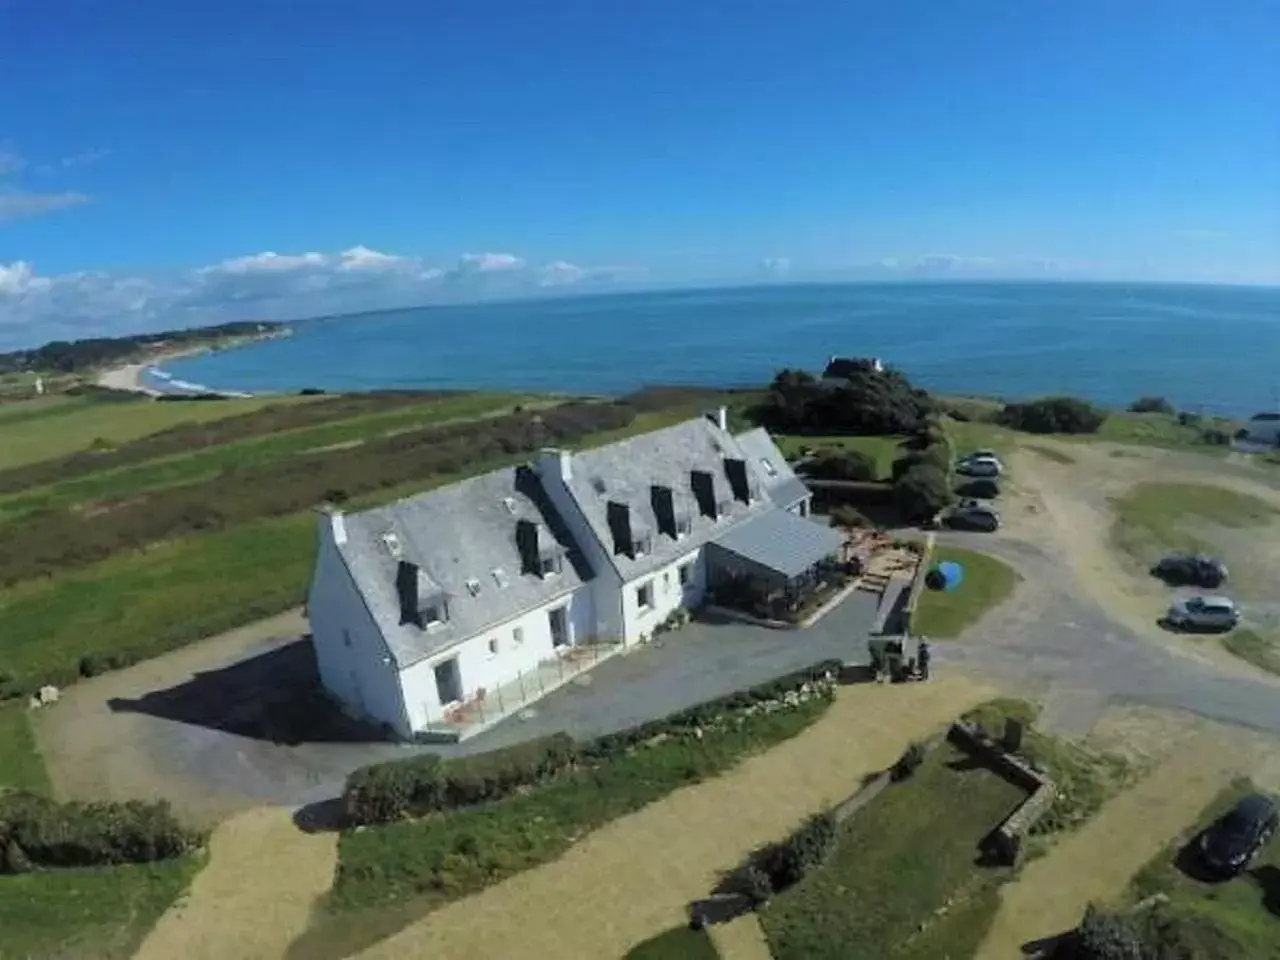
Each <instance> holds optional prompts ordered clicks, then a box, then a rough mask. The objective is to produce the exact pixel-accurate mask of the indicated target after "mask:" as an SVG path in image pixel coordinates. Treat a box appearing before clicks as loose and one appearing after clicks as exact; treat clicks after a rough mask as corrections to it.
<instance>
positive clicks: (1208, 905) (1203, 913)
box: [1131, 780, 1280, 960]
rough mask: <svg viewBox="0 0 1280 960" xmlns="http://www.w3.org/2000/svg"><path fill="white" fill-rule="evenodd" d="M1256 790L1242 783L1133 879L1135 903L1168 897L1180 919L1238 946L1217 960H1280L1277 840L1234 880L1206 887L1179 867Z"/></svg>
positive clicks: (1279, 852) (1279, 857)
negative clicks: (1188, 850)
mask: <svg viewBox="0 0 1280 960" xmlns="http://www.w3.org/2000/svg"><path fill="white" fill-rule="evenodd" d="M1255 790H1256V788H1255V787H1254V785H1253V784H1251V783H1249V782H1248V781H1247V780H1241V781H1237V782H1236V783H1234V784H1232V785H1231V786H1230V787H1229V788H1228V789H1226V790H1225V791H1223V793H1222V794H1221V795H1220V796H1219V797H1218V798H1217V799H1216V800H1214V802H1213V803H1211V804H1210V805H1209V806H1208V807H1207V808H1206V809H1205V811H1204V812H1203V813H1202V814H1201V816H1200V818H1199V819H1198V820H1197V822H1196V824H1195V826H1194V828H1193V829H1191V830H1189V831H1187V833H1185V834H1184V835H1183V836H1181V837H1179V838H1177V839H1176V840H1175V841H1174V842H1173V843H1171V844H1170V845H1169V846H1168V847H1167V848H1166V849H1165V850H1164V851H1163V852H1162V853H1161V854H1160V855H1159V856H1157V857H1156V858H1155V859H1154V860H1152V861H1151V863H1149V864H1147V865H1146V866H1145V867H1144V868H1143V869H1142V870H1141V871H1140V872H1139V873H1138V875H1137V876H1136V877H1134V879H1133V883H1132V888H1131V893H1132V897H1133V899H1134V900H1135V901H1136V900H1141V899H1144V898H1146V897H1149V896H1152V895H1153V894H1157V893H1163V894H1165V895H1166V896H1167V897H1169V899H1170V907H1171V908H1172V910H1173V911H1174V913H1175V914H1176V915H1179V916H1184V917H1188V918H1196V919H1200V920H1207V921H1209V922H1210V923H1211V924H1212V925H1213V926H1214V927H1216V928H1217V929H1218V931H1220V932H1221V933H1222V934H1224V935H1225V936H1226V938H1227V939H1228V940H1229V941H1232V942H1233V944H1234V947H1235V949H1234V951H1232V952H1229V953H1220V954H1215V960H1275V958H1277V957H1280V839H1277V838H1273V839H1272V841H1271V843H1270V844H1268V845H1267V846H1266V847H1265V848H1264V849H1263V851H1262V854H1261V855H1260V856H1259V857H1258V859H1257V860H1256V861H1255V862H1254V864H1253V866H1252V868H1251V869H1249V870H1248V871H1247V872H1246V873H1244V874H1242V875H1241V876H1239V877H1236V878H1235V879H1233V880H1230V881H1227V882H1220V883H1201V882H1200V881H1198V880H1194V879H1192V878H1191V877H1190V876H1188V875H1187V874H1186V873H1184V872H1183V871H1182V870H1180V869H1179V867H1178V860H1179V854H1180V853H1181V852H1182V851H1183V849H1184V847H1185V845H1186V844H1187V843H1188V842H1189V841H1190V840H1191V839H1192V838H1193V837H1194V836H1195V835H1196V834H1197V833H1199V831H1200V830H1201V829H1203V828H1204V827H1206V826H1208V825H1209V824H1210V823H1212V822H1213V821H1214V820H1215V819H1217V818H1218V817H1219V816H1221V815H1222V814H1223V813H1225V812H1226V811H1227V810H1228V809H1230V808H1231V806H1232V805H1233V804H1234V803H1235V802H1236V801H1237V800H1239V799H1240V798H1241V797H1242V796H1244V795H1245V794H1247V793H1253V792H1255Z"/></svg>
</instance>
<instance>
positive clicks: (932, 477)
mask: <svg viewBox="0 0 1280 960" xmlns="http://www.w3.org/2000/svg"><path fill="white" fill-rule="evenodd" d="M951 498H952V494H951V487H950V485H949V484H948V483H947V473H946V470H944V469H942V468H940V467H937V466H934V465H932V464H928V463H920V464H916V465H915V466H913V467H911V468H910V469H909V470H907V471H906V472H905V473H903V474H902V476H900V477H899V478H898V479H897V480H895V481H894V484H893V499H894V503H895V504H897V507H898V510H899V511H901V513H902V515H903V517H905V518H906V519H907V520H909V521H915V520H927V519H928V518H930V517H932V516H934V515H935V514H937V513H938V511H940V510H941V509H942V508H943V507H945V506H946V505H947V504H949V503H950V502H951Z"/></svg>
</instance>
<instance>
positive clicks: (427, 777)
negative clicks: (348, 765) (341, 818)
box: [342, 733, 575, 824]
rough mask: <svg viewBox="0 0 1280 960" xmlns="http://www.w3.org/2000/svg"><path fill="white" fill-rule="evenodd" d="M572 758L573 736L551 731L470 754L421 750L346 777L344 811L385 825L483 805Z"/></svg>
mask: <svg viewBox="0 0 1280 960" xmlns="http://www.w3.org/2000/svg"><path fill="white" fill-rule="evenodd" d="M574 756H575V748H574V742H573V738H572V737H570V736H569V735H568V734H565V733H556V734H552V735H551V736H547V737H541V738H539V739H536V740H530V741H527V742H526V743H518V744H516V745H515V746H511V747H505V748H503V749H501V750H493V751H490V752H488V753H481V754H477V755H475V756H470V757H458V758H455V759H449V760H441V759H440V758H439V757H438V756H436V755H435V754H423V755H422V756H417V757H410V758H408V759H406V760H393V761H391V762H390V763H376V764H372V765H371V766H366V767H361V768H360V769H358V770H356V771H354V772H353V773H352V774H351V775H350V776H349V777H348V778H347V783H346V786H345V788H344V790H343V793H342V808H343V813H344V814H345V815H346V818H347V820H348V822H350V823H354V824H373V823H390V822H392V821H394V820H403V819H406V818H408V817H415V816H422V815H423V814H425V813H430V812H432V811H435V810H451V809H456V808H458V807H465V806H470V805H472V804H476V803H485V802H487V801H490V800H497V799H499V798H501V797H504V796H507V795H508V794H510V793H511V792H513V791H514V790H516V789H518V788H520V787H523V786H529V785H532V784H535V783H538V782H540V781H542V780H545V779H547V778H549V777H552V776H555V775H556V774H557V773H560V772H561V771H562V770H564V769H566V768H567V767H568V766H569V765H570V764H572V763H573V760H574Z"/></svg>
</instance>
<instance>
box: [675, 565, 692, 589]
mask: <svg viewBox="0 0 1280 960" xmlns="http://www.w3.org/2000/svg"><path fill="white" fill-rule="evenodd" d="M676 573H677V574H678V575H679V577H680V586H682V587H687V586H689V584H690V583H692V582H693V561H692V560H691V561H689V562H688V563H682V564H680V566H679V567H677V568H676Z"/></svg>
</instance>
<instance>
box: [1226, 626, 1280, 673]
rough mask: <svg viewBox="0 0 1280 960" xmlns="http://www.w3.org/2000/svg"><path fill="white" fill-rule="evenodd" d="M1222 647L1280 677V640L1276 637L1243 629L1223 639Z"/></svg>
mask: <svg viewBox="0 0 1280 960" xmlns="http://www.w3.org/2000/svg"><path fill="white" fill-rule="evenodd" d="M1222 645H1223V646H1224V647H1226V648H1227V650H1228V651H1229V652H1230V653H1233V654H1235V655H1236V656H1237V657H1239V658H1240V659H1241V660H1244V661H1247V662H1248V663H1252V664H1253V665H1254V666H1255V667H1258V668H1259V669H1262V670H1266V671H1267V672H1268V673H1274V674H1277V675H1280V640H1277V639H1276V637H1275V636H1274V635H1269V634H1264V633H1262V632H1260V631H1258V630H1254V629H1252V628H1250V627H1243V628H1241V629H1238V630H1232V631H1231V633H1229V634H1227V635H1226V636H1225V637H1223V638H1222Z"/></svg>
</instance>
